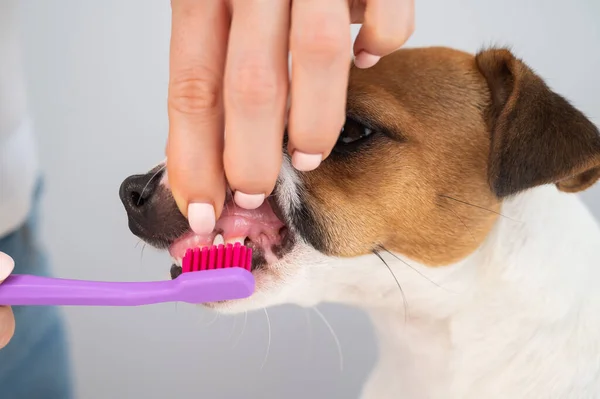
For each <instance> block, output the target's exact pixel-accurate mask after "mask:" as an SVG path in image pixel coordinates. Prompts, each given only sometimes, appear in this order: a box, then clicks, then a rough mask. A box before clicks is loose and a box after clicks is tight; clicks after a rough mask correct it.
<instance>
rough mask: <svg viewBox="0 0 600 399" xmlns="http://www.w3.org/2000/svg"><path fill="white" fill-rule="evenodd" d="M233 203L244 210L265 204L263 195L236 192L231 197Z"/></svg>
mask: <svg viewBox="0 0 600 399" xmlns="http://www.w3.org/2000/svg"><path fill="white" fill-rule="evenodd" d="M233 199H234V200H235V203H236V204H237V205H239V206H240V207H242V208H244V209H256V208H258V207H259V206H261V205H262V204H263V202H265V195H264V194H246V193H243V192H241V191H236V192H235V194H234V195H233Z"/></svg>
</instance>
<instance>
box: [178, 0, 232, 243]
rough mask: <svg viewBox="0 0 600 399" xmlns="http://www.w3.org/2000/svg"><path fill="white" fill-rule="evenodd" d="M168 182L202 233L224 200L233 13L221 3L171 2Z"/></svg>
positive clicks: (186, 213) (217, 212)
mask: <svg viewBox="0 0 600 399" xmlns="http://www.w3.org/2000/svg"><path fill="white" fill-rule="evenodd" d="M171 4H172V28H171V51H170V79H169V99H168V113H169V140H168V145H167V158H168V168H167V169H168V174H169V183H170V185H171V190H172V192H173V196H174V198H175V201H176V202H177V206H178V207H179V209H180V210H181V212H182V213H183V214H184V215H186V216H187V218H188V220H189V222H190V226H191V228H192V229H193V230H194V231H195V232H196V233H198V234H206V233H210V232H211V231H212V230H213V228H214V225H215V219H216V216H217V215H219V214H220V213H221V210H222V207H223V202H224V200H225V175H224V171H223V107H222V90H221V86H222V80H223V68H224V63H225V51H226V50H225V48H226V45H227V31H228V25H229V13H228V10H227V7H226V4H225V2H223V1H196V0H172V2H171Z"/></svg>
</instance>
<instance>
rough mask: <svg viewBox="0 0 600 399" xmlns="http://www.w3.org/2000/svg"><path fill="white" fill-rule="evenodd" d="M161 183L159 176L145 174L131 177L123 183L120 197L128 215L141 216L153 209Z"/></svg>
mask: <svg viewBox="0 0 600 399" xmlns="http://www.w3.org/2000/svg"><path fill="white" fill-rule="evenodd" d="M159 181H160V178H159V177H158V176H154V175H153V174H145V175H133V176H129V177H128V178H127V179H125V180H124V181H123V183H121V187H120V188H119V196H120V197H121V202H123V205H124V206H125V210H126V211H127V214H128V215H130V216H132V215H140V214H143V213H144V212H146V211H147V209H148V208H149V207H152V202H153V201H152V197H153V196H154V194H155V193H156V189H157V187H158V182H159Z"/></svg>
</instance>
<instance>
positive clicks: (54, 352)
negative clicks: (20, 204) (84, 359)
mask: <svg viewBox="0 0 600 399" xmlns="http://www.w3.org/2000/svg"><path fill="white" fill-rule="evenodd" d="M41 191H42V190H41V184H40V185H39V186H38V188H37V190H36V192H35V202H34V204H33V208H32V211H31V213H30V215H29V217H28V219H27V220H26V222H25V223H24V224H23V225H22V226H20V227H19V228H18V229H17V230H16V231H14V232H12V233H9V235H7V236H5V237H0V251H2V252H5V253H7V254H8V255H10V256H12V258H13V259H14V260H15V270H14V273H21V274H35V275H45V276H47V275H49V273H50V265H49V261H48V258H47V257H46V254H45V252H44V249H43V246H42V245H41V243H40V238H39V227H38V218H39V216H38V213H39V206H40V205H39V199H40V195H41ZM0 289H1V286H0ZM13 312H14V314H15V321H16V330H15V335H14V336H13V338H12V340H11V341H10V342H9V344H8V345H7V346H6V347H5V348H4V349H2V350H0V397H1V398H2V399H71V398H72V397H73V393H72V388H71V378H70V371H71V370H70V358H69V351H68V348H67V345H66V341H67V339H66V338H67V337H66V333H65V328H64V321H63V316H62V314H61V312H60V310H59V309H58V308H54V307H42V306H39V307H38V306H26V307H24V306H14V307H13Z"/></svg>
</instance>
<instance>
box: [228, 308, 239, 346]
mask: <svg viewBox="0 0 600 399" xmlns="http://www.w3.org/2000/svg"><path fill="white" fill-rule="evenodd" d="M237 316H238V315H237V314H235V315H233V326H231V332H230V333H229V337H228V338H227V341H231V338H233V333H234V332H235V325H236V324H237Z"/></svg>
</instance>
